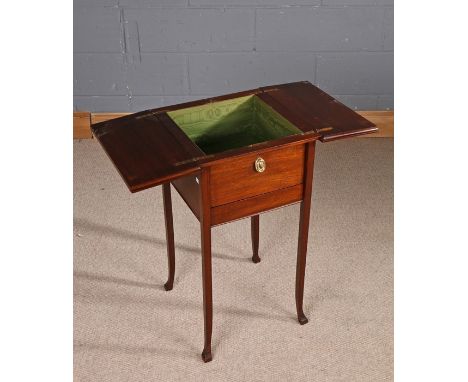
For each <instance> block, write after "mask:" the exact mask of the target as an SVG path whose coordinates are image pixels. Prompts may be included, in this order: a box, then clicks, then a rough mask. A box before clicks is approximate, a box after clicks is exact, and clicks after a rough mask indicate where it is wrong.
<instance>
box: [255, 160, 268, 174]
mask: <svg viewBox="0 0 468 382" xmlns="http://www.w3.org/2000/svg"><path fill="white" fill-rule="evenodd" d="M265 169H266V162H265V159H263V158H261V157H258V158H257V160H256V161H255V171H257V172H263V171H265Z"/></svg>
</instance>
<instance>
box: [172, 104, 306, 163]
mask: <svg viewBox="0 0 468 382" xmlns="http://www.w3.org/2000/svg"><path fill="white" fill-rule="evenodd" d="M167 115H168V116H169V117H170V118H171V119H172V120H173V121H174V122H175V123H176V124H177V125H178V126H179V127H180V128H181V129H182V131H184V133H185V134H186V135H187V136H188V137H189V138H190V139H191V140H192V142H194V143H195V144H196V145H197V146H198V147H199V148H200V149H201V150H202V151H203V152H204V153H206V154H215V153H219V152H222V151H226V150H231V149H236V148H240V147H245V146H250V145H253V144H256V143H260V142H265V141H271V140H274V139H278V138H282V137H285V136H288V135H293V134H301V133H302V131H301V130H299V129H298V128H297V127H296V126H294V125H293V124H292V123H291V122H289V121H288V120H287V119H285V118H284V117H283V116H282V115H280V114H279V113H278V112H276V111H275V110H273V109H272V108H271V107H270V106H268V105H267V104H266V103H265V102H263V101H262V100H261V99H260V98H258V97H257V96H255V95H249V96H245V97H238V98H233V99H229V100H226V101H218V102H211V103H208V104H204V105H201V106H194V107H188V108H184V109H179V110H174V111H169V112H167Z"/></svg>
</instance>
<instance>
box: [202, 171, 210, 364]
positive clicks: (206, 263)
mask: <svg viewBox="0 0 468 382" xmlns="http://www.w3.org/2000/svg"><path fill="white" fill-rule="evenodd" d="M200 199H201V200H200V202H201V203H200V204H201V214H200V215H201V216H200V230H201V252H202V277H203V318H204V324H205V344H204V347H203V352H202V358H203V361H204V362H210V361H211V360H212V359H213V357H212V355H211V333H212V329H213V295H212V281H211V206H210V170H209V169H206V168H204V169H202V170H201V180H200Z"/></svg>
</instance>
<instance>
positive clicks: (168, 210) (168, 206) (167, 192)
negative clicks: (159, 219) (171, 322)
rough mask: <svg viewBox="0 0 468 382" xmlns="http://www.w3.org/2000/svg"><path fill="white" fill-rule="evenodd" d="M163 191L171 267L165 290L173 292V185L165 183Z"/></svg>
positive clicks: (168, 258)
mask: <svg viewBox="0 0 468 382" xmlns="http://www.w3.org/2000/svg"><path fill="white" fill-rule="evenodd" d="M162 190H163V202H164V220H165V222H166V242H167V261H168V265H169V266H168V277H167V282H166V283H165V284H164V289H165V290H171V289H172V287H173V285H174V273H175V253H174V252H175V250H174V226H173V222H172V199H171V184H170V183H164V184H163V185H162Z"/></svg>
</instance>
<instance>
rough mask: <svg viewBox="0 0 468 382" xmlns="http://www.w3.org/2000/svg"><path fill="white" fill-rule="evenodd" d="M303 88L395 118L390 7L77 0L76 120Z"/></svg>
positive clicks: (363, 1) (348, 1)
mask: <svg viewBox="0 0 468 382" xmlns="http://www.w3.org/2000/svg"><path fill="white" fill-rule="evenodd" d="M301 80H308V81H310V82H312V83H314V84H316V85H317V86H319V87H320V88H322V89H324V90H325V91H327V92H330V93H331V94H332V95H333V96H335V97H336V98H338V99H339V100H340V101H341V102H343V103H345V104H346V105H348V106H350V107H352V108H354V109H358V110H378V109H380V110H386V109H393V0H74V110H76V111H92V112H133V111H138V110H144V109H149V108H153V107H160V106H165V105H170V104H174V103H179V102H186V101H190V100H194V99H198V98H204V97H209V96H214V95H219V94H223V93H228V92H234V91H239V90H244V89H249V88H254V87H258V86H265V85H271V84H275V83H282V82H291V81H301Z"/></svg>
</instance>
